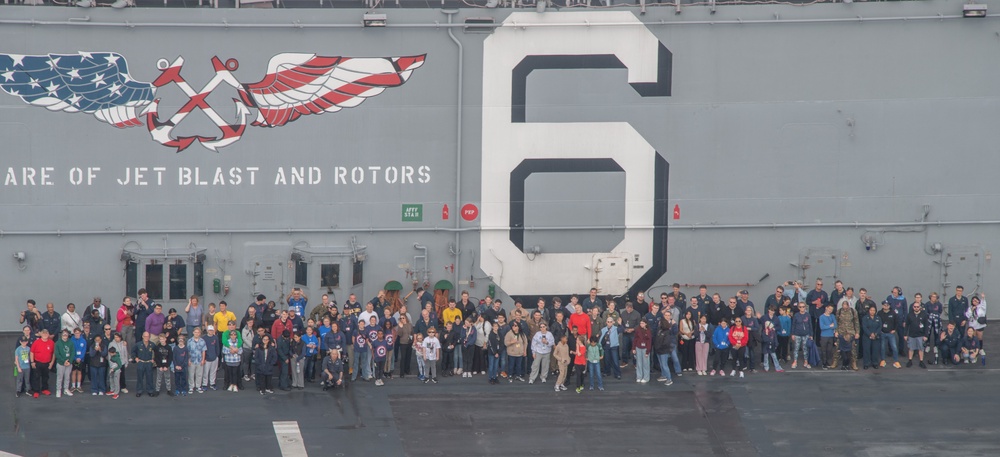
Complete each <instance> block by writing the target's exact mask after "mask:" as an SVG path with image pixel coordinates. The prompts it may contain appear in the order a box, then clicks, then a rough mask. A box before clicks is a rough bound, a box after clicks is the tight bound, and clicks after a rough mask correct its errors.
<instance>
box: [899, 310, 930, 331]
mask: <svg viewBox="0 0 1000 457" xmlns="http://www.w3.org/2000/svg"><path fill="white" fill-rule="evenodd" d="M930 327H931V326H930V321H929V320H928V317H927V312H926V311H924V310H920V313H916V312H913V311H910V312H909V313H907V314H906V323H905V324H904V328H905V329H906V336H908V337H910V338H916V337H925V336H927V332H928V330H930Z"/></svg>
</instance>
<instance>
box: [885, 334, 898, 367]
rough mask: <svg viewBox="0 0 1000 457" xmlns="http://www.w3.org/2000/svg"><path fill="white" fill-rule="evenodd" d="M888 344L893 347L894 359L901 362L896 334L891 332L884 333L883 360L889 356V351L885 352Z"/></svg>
mask: <svg viewBox="0 0 1000 457" xmlns="http://www.w3.org/2000/svg"><path fill="white" fill-rule="evenodd" d="M886 344H888V345H889V347H890V348H892V360H893V361H895V362H899V346H897V343H896V335H893V334H891V333H883V334H882V360H885V359H888V358H889V353H887V352H885V345H886Z"/></svg>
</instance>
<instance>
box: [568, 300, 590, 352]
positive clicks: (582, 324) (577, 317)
mask: <svg viewBox="0 0 1000 457" xmlns="http://www.w3.org/2000/svg"><path fill="white" fill-rule="evenodd" d="M574 327H576V329H577V332H578V334H579V335H583V336H586V337H587V339H588V340H589V339H590V335H591V330H590V316H588V315H587V313H584V312H583V305H579V304H578V305H576V312H575V313H573V315H572V316H570V317H569V328H570V329H572V328H574ZM585 365H586V364H585Z"/></svg>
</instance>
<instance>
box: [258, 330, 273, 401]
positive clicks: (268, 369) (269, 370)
mask: <svg viewBox="0 0 1000 457" xmlns="http://www.w3.org/2000/svg"><path fill="white" fill-rule="evenodd" d="M253 359H254V363H255V364H256V366H257V390H258V391H259V392H260V394H261V395H264V393H265V392H266V393H269V394H273V393H274V391H273V390H271V376H272V375H273V374H274V365H275V364H277V363H278V353H277V351H276V350H275V349H274V344H273V343H272V342H271V335H268V334H266V333H265V334H264V336H262V337H261V338H260V344H258V345H257V347H255V348H254V350H253Z"/></svg>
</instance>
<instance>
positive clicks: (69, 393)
mask: <svg viewBox="0 0 1000 457" xmlns="http://www.w3.org/2000/svg"><path fill="white" fill-rule="evenodd" d="M63 395H66V396H67V397H72V396H73V392H70V391H69V389H66V391H65V392H63Z"/></svg>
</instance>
